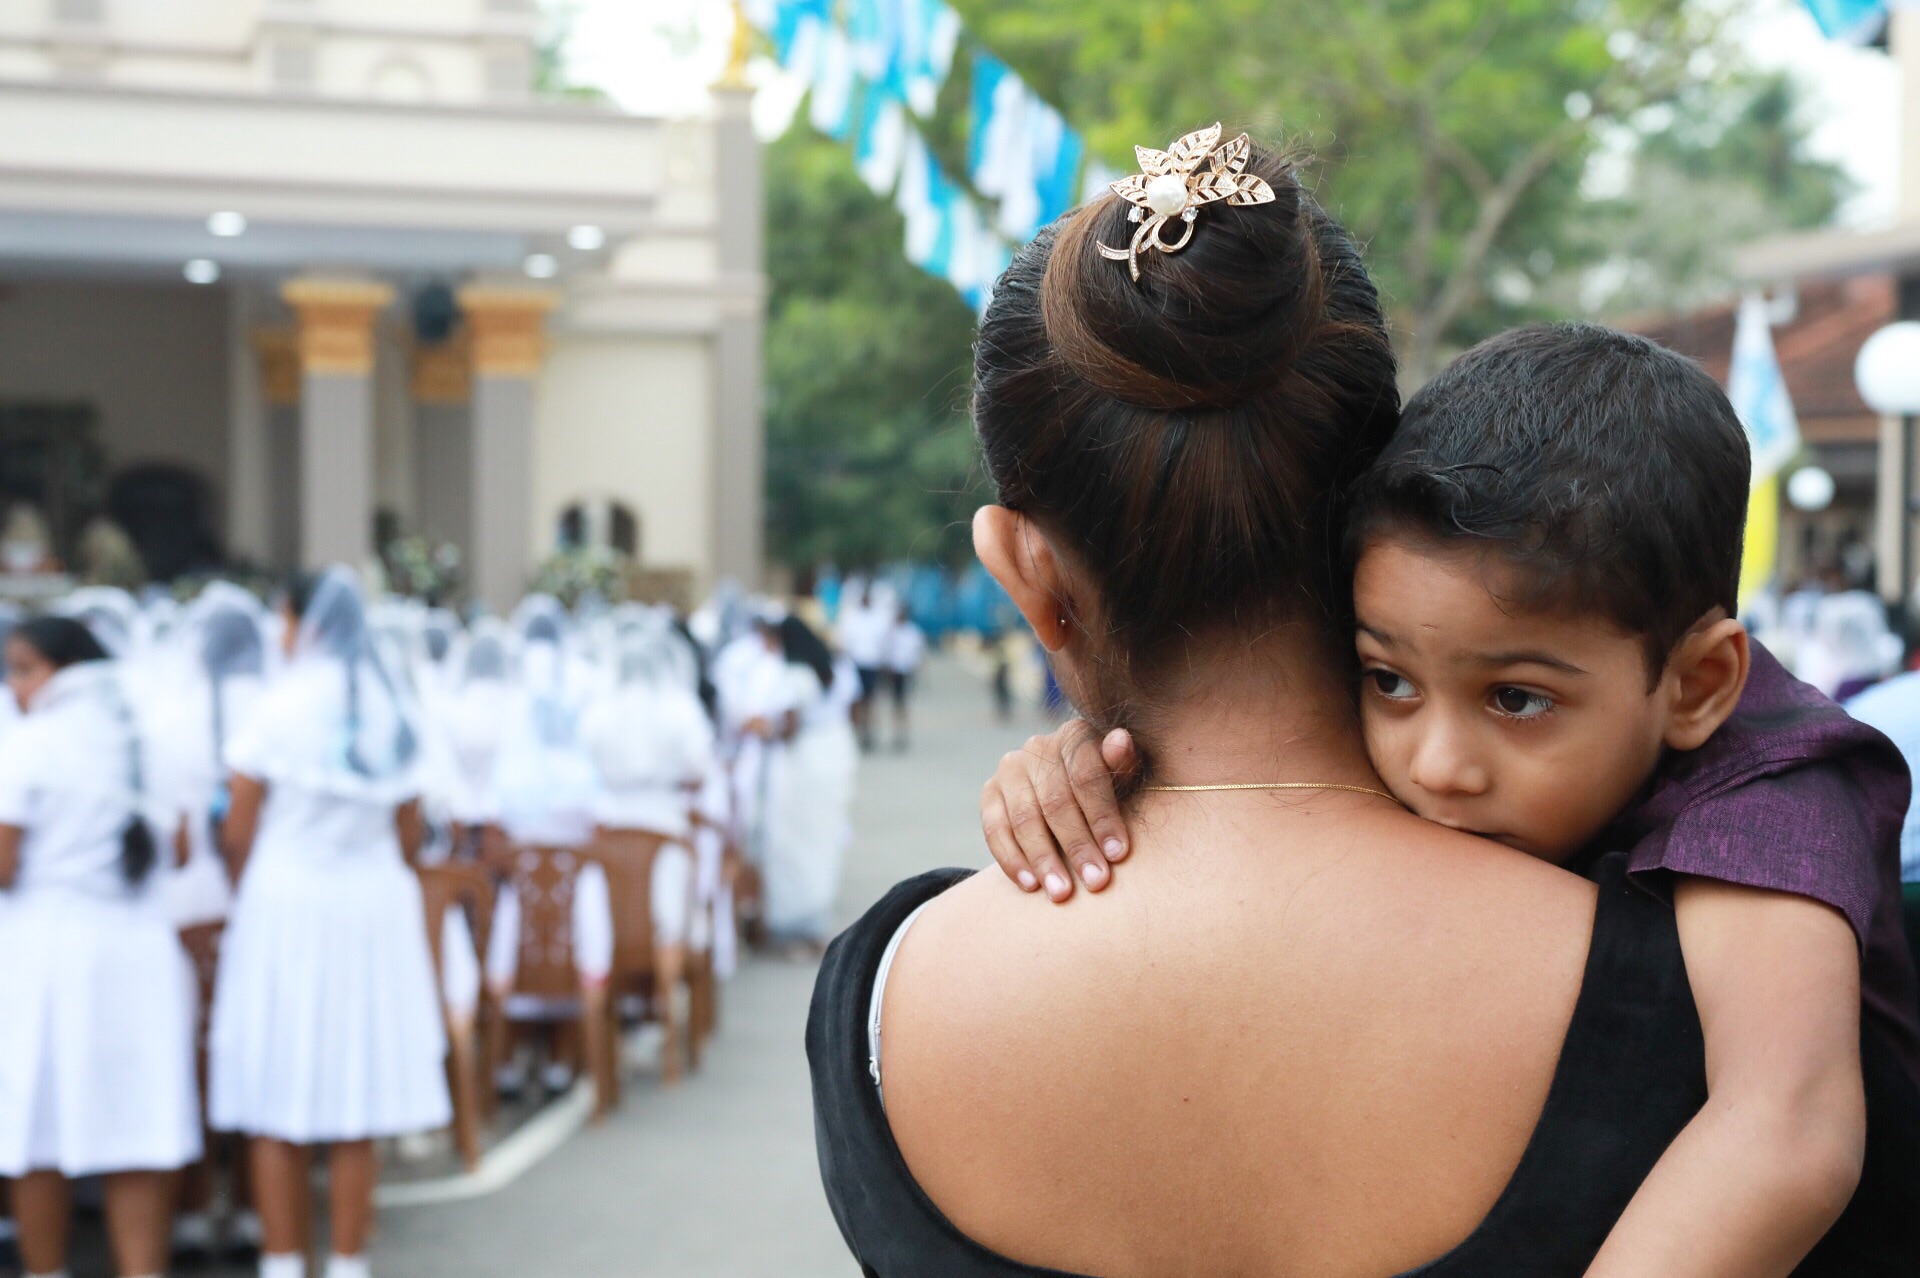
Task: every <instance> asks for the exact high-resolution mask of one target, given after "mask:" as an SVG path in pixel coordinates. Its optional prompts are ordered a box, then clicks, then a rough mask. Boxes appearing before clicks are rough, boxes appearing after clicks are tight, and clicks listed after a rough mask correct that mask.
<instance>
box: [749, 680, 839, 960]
mask: <svg viewBox="0 0 1920 1278" xmlns="http://www.w3.org/2000/svg"><path fill="white" fill-rule="evenodd" d="M835 675H836V677H835V679H834V686H833V687H832V688H828V689H822V688H821V687H820V679H819V677H818V676H817V675H815V674H814V672H813V671H812V670H811V669H809V668H808V667H806V666H803V665H789V666H788V667H787V679H788V681H789V686H790V688H791V700H792V702H793V704H794V705H796V706H797V707H798V714H799V717H800V724H799V730H798V732H796V733H795V735H794V737H793V740H792V741H791V742H789V743H788V744H787V747H786V749H785V751H784V754H785V756H786V757H785V759H784V760H783V767H782V769H781V772H780V776H779V781H778V784H777V786H776V787H775V788H774V789H773V790H772V791H771V792H770V794H769V795H768V812H767V841H766V842H767V852H766V868H765V874H766V889H767V928H768V930H769V931H771V932H773V933H774V934H775V935H776V936H786V937H801V938H805V939H808V940H816V941H824V940H826V939H827V938H828V937H829V936H831V935H832V934H833V903H834V897H835V896H836V895H837V894H838V893H839V890H840V867H841V864H842V862H843V861H844V860H845V858H846V851H847V845H848V843H849V842H851V838H852V834H851V828H850V826H849V824H848V814H849V811H850V809H851V808H852V806H853V782H854V773H855V771H856V770H857V769H858V767H859V759H860V748H859V745H858V744H857V743H856V741H855V739H854V735H853V727H852V725H851V723H850V722H849V720H848V717H847V708H848V706H849V705H850V704H851V701H852V698H853V696H854V695H855V692H854V689H855V688H856V687H857V686H858V685H857V682H856V676H855V675H854V673H853V672H852V671H851V670H837V671H836V672H835Z"/></svg>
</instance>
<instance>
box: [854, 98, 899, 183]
mask: <svg viewBox="0 0 1920 1278" xmlns="http://www.w3.org/2000/svg"><path fill="white" fill-rule="evenodd" d="M907 131H908V130H907V113H906V108H905V107H903V106H902V105H901V103H900V99H899V98H897V97H895V96H894V95H893V94H892V93H891V92H889V91H888V90H887V89H885V88H884V87H882V86H880V85H877V84H876V85H870V86H868V88H867V91H866V94H865V95H864V97H863V99H862V101H861V103H860V127H859V128H858V129H857V130H856V131H855V133H854V139H853V166H854V167H855V168H856V169H858V170H860V180H861V181H863V182H865V183H866V184H867V189H868V190H870V191H872V192H873V193H874V194H875V195H881V196H884V195H886V194H887V193H888V192H890V191H892V190H893V184H894V182H895V180H896V179H898V178H899V176H900V161H901V159H902V157H903V155H904V153H905V150H906V142H907Z"/></svg>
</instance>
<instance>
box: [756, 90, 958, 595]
mask: <svg viewBox="0 0 1920 1278" xmlns="http://www.w3.org/2000/svg"><path fill="white" fill-rule="evenodd" d="M766 165H767V272H768V275H769V277H770V290H771V291H770V296H769V299H768V305H767V388H768V396H767V398H768V402H767V525H768V544H769V548H770V551H771V553H772V554H773V556H774V557H775V558H776V559H778V560H780V561H781V562H784V563H786V564H788V565H790V566H793V567H796V568H803V567H806V566H809V565H812V564H817V563H820V562H822V561H826V560H831V561H834V562H836V563H840V564H842V565H850V566H867V565H875V564H879V563H882V562H885V561H887V560H891V559H897V558H903V557H912V558H919V559H939V560H943V561H949V562H952V561H956V560H958V559H961V558H964V556H965V555H966V553H967V546H968V544H969V543H968V538H967V522H966V521H967V517H968V515H970V514H971V507H972V502H971V501H970V500H969V493H970V492H971V490H972V480H973V476H974V462H973V456H974V451H973V449H974V446H973V434H972V430H971V428H970V426H969V424H968V421H967V417H966V397H967V379H968V369H969V363H970V358H971V354H970V352H971V348H972V341H973V325H974V316H973V311H972V310H971V309H970V308H969V307H968V306H967V304H966V303H965V302H964V301H962V300H961V298H960V296H959V294H957V293H956V292H954V290H953V289H952V287H950V286H949V285H948V284H946V283H945V282H944V281H942V280H937V279H934V278H932V277H931V276H928V275H926V274H924V273H923V272H921V271H920V270H918V269H917V268H915V267H914V266H912V265H911V264H909V263H908V262H907V260H906V258H905V256H904V255H903V253H902V245H903V243H904V240H905V234H906V230H905V227H904V225H903V224H902V222H901V219H900V216H899V214H898V213H896V212H895V211H894V209H893V208H892V206H891V205H890V204H888V203H887V202H886V201H884V200H881V199H877V198H876V197H875V196H874V195H873V193H872V192H871V191H869V190H868V189H867V187H866V186H865V184H864V183H862V182H861V180H860V177H859V175H858V174H857V173H856V172H855V171H854V168H853V161H852V159H851V157H850V155H849V153H848V150H847V148H846V147H845V146H844V145H842V144H839V143H835V142H832V141H829V140H827V139H825V138H822V137H820V136H819V135H818V134H815V133H813V132H812V131H811V130H809V129H807V128H806V126H805V125H804V124H796V125H795V127H794V129H793V130H792V131H791V132H790V133H788V135H787V136H786V137H784V138H782V139H781V140H780V141H778V142H775V143H774V144H773V145H772V146H770V147H769V148H768V149H767V154H766Z"/></svg>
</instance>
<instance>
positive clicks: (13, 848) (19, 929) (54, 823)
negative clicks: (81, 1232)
mask: <svg viewBox="0 0 1920 1278" xmlns="http://www.w3.org/2000/svg"><path fill="white" fill-rule="evenodd" d="M6 658H7V681H8V683H9V684H11V685H12V688H13V692H14V695H15V697H16V698H18V700H19V703H20V706H21V708H22V709H23V710H24V711H25V712H26V713H25V717H24V718H23V719H21V721H20V722H19V723H18V725H17V726H16V727H15V728H14V729H13V730H12V731H11V732H10V733H9V734H8V735H7V738H6V740H5V741H4V742H0V889H4V892H3V893H0V895H4V896H6V897H7V898H9V899H8V900H7V902H6V903H5V906H4V907H0V954H3V955H5V963H6V971H5V975H4V977H0V1044H4V1045H5V1046H4V1049H3V1050H0V1176H6V1177H12V1178H14V1181H13V1203H14V1210H15V1212H16V1214H17V1215H18V1217H19V1221H20V1249H21V1254H22V1259H23V1260H24V1261H25V1263H26V1269H27V1272H28V1274H30V1275H37V1274H58V1273H61V1272H63V1271H64V1269H65V1265H66V1233H67V1217H68V1182H69V1180H70V1178H72V1177H75V1176H91V1175H96V1174H104V1175H105V1176H106V1187H107V1219H108V1227H109V1230H110V1232H111V1234H112V1241H113V1251H114V1259H115V1263H116V1265H117V1267H118V1271H119V1272H120V1273H121V1274H123V1275H145V1274H158V1273H159V1272H160V1270H161V1268H162V1266H163V1265H164V1264H165V1262H166V1255H167V1234H168V1229H167V1226H168V1218H169V1216H170V1214H171V1211H172V1207H173V1194H174V1180H175V1176H174V1173H175V1172H176V1171H177V1170H178V1169H179V1168H181V1167H183V1166H185V1165H186V1164H188V1163H190V1162H192V1161H194V1160H195V1159H196V1158H198V1157H199V1155H200V1115H199V1102H198V1098H197V1096H196V1088H195V1083H194V1060H193V1016H194V991H193V976H192V973H191V972H190V970H189V969H188V965H187V956H186V954H185V953H184V952H183V951H182V950H181V948H180V943H179V941H178V939H177V937H176V936H175V933H174V928H173V921H172V919H171V918H170V917H169V916H168V913H167V908H166V902H165V900H164V898H163V895H162V894H161V892H160V891H159V890H158V884H159V877H158V873H157V870H158V864H157V863H158V860H159V855H158V847H157V844H156V841H155V839H154V837H153V833H152V830H151V829H150V827H149V826H148V825H147V823H146V820H145V818H144V816H143V814H142V813H141V811H140V806H141V805H140V795H141V791H142V786H141V763H140V754H139V744H138V740H137V737H136V735H135V733H134V730H133V721H132V716H131V715H130V713H129V712H128V710H127V707H126V703H125V701H124V699H123V697H122V696H121V693H120V687H119V681H118V678H117V672H116V671H115V670H114V668H113V665H112V663H111V662H109V661H108V660H106V652H105V650H104V649H103V648H102V647H101V646H100V644H99V642H98V641H97V640H95V639H94V638H93V636H92V635H91V634H89V633H88V631H87V629H86V628H85V627H84V626H82V625H81V624H80V623H79V622H77V621H74V620H72V619H70V618H65V617H45V618H41V619H39V620H35V621H29V622H25V623H23V624H21V625H20V626H17V627H15V628H14V630H13V632H12V634H11V635H10V636H9V637H8V639H7V644H6Z"/></svg>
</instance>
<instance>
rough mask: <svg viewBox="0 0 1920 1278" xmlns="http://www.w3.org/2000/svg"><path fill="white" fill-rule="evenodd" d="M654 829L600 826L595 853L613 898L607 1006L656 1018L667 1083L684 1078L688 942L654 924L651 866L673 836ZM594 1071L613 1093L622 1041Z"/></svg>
mask: <svg viewBox="0 0 1920 1278" xmlns="http://www.w3.org/2000/svg"><path fill="white" fill-rule="evenodd" d="M672 841H673V840H670V839H669V838H668V837H667V836H666V835H663V834H658V833H655V832H654V831H651V830H635V829H608V828H604V827H603V828H601V829H600V830H599V831H597V832H596V834H595V837H594V841H593V847H592V851H593V855H594V857H595V859H596V860H598V861H599V862H600V864H601V865H602V866H603V867H604V868H605V870H606V874H607V888H608V891H609V894H610V895H611V897H612V901H613V936H614V952H613V973H612V978H611V980H610V981H609V986H610V990H609V993H610V1007H609V1011H610V1013H611V1014H612V1016H613V1017H614V1019H615V1023H616V1025H617V1024H618V1023H619V1022H622V1021H624V1022H629V1023H637V1022H640V1021H644V1020H649V1019H652V1020H658V1021H659V1022H660V1026H661V1029H662V1032H663V1034H664V1037H663V1039H662V1042H661V1045H660V1079H661V1082H662V1083H663V1084H665V1085H666V1086H669V1087H671V1086H673V1085H674V1084H676V1083H678V1082H679V1081H680V1068H681V1057H682V1054H683V1052H684V1051H685V1050H686V1042H687V1039H688V1037H689V1035H688V1034H687V1032H686V1030H685V1029H684V1028H683V1027H682V1026H681V1024H680V1018H679V1014H678V1011H677V1009H676V1001H675V996H674V992H675V990H676V989H677V988H678V987H679V986H680V985H681V984H683V983H685V980H686V954H687V948H686V945H685V944H684V943H679V944H675V945H663V944H661V943H660V941H659V938H658V937H656V936H655V935H654V928H653V867H654V862H655V860H656V859H657V858H658V857H659V855H660V851H661V849H662V848H663V847H665V846H666V845H667V844H668V843H670V842H672ZM599 1069H600V1073H599V1074H598V1075H596V1077H602V1078H604V1079H605V1080H606V1084H607V1087H608V1089H609V1093H608V1094H609V1097H610V1098H614V1099H617V1097H618V1094H619V1092H618V1089H619V1077H618V1075H619V1070H618V1043H617V1040H616V1041H615V1042H614V1043H613V1044H612V1051H611V1054H610V1055H608V1056H607V1057H606V1058H605V1059H604V1060H602V1061H601V1062H599Z"/></svg>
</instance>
